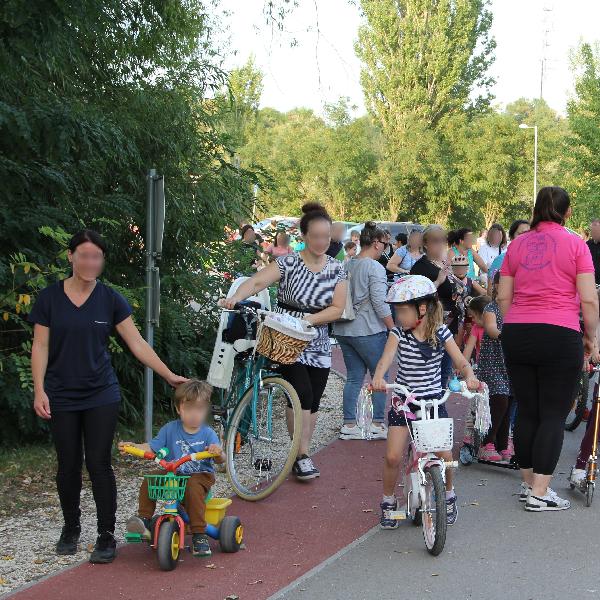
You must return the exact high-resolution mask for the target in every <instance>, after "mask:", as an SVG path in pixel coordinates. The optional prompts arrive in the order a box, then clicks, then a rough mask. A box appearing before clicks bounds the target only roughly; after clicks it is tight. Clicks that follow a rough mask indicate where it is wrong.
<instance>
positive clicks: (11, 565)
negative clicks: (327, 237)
mask: <svg viewBox="0 0 600 600" xmlns="http://www.w3.org/2000/svg"><path fill="white" fill-rule="evenodd" d="M343 386H344V381H343V379H342V378H340V377H339V376H338V375H336V374H334V373H332V374H331V375H330V377H329V381H328V383H327V387H326V389H325V394H324V397H323V400H322V402H321V411H320V413H319V415H320V416H319V420H318V421H317V427H316V430H315V435H314V438H313V443H314V450H313V451H315V452H316V451H317V450H319V449H320V448H322V447H323V446H325V445H327V444H328V443H330V442H331V441H332V440H333V439H334V438H336V437H337V433H338V431H339V428H340V426H341V422H342V390H343ZM140 472H142V471H141V470H140V467H139V464H138V465H134V467H132V468H131V472H128V470H127V469H119V471H118V477H117V484H118V507H119V508H118V510H117V539H118V540H119V541H123V532H124V525H125V521H126V520H127V519H128V518H129V517H130V516H131V514H132V507H135V506H137V497H138V488H139V483H140V476H139V473H140ZM44 494H45V495H46V496H47V503H46V506H47V507H46V508H38V509H36V510H32V511H30V512H27V513H24V514H22V515H19V516H18V517H16V518H15V517H12V518H11V517H8V518H2V519H0V548H1V549H0V592H1V593H2V594H4V593H7V592H9V591H11V590H14V589H16V588H18V587H20V586H22V585H24V584H26V583H28V582H30V581H33V580H35V579H38V578H40V577H43V576H44V575H48V574H51V573H54V572H56V571H59V570H61V569H63V568H65V567H66V566H68V565H72V564H76V563H78V562H80V561H83V560H87V559H88V556H89V552H91V550H92V547H93V544H94V542H95V539H96V522H95V521H96V511H95V506H94V499H93V497H92V491H91V487H90V484H89V480H87V478H84V486H83V491H82V494H81V509H82V519H81V525H82V532H81V539H80V546H79V551H78V552H77V554H75V555H74V556H57V555H56V554H55V552H54V547H55V544H56V540H57V539H58V537H59V535H60V530H61V527H62V515H61V511H60V505H59V501H58V495H57V493H56V490H55V489H51V490H48V491H47V492H44ZM231 494H232V490H231V488H230V485H229V481H228V480H227V476H226V475H225V474H224V473H217V482H216V484H215V486H214V487H213V495H214V496H230V495H231Z"/></svg>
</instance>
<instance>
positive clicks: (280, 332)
mask: <svg viewBox="0 0 600 600" xmlns="http://www.w3.org/2000/svg"><path fill="white" fill-rule="evenodd" d="M299 322H300V323H301V324H302V330H297V329H294V328H293V327H288V326H287V325H286V324H285V323H281V322H280V321H278V320H277V319H276V318H273V317H271V316H269V315H267V316H266V317H265V319H264V321H263V322H262V323H261V325H260V327H259V330H258V333H257V336H256V337H257V341H256V351H257V352H258V353H259V354H262V355H263V356H266V357H267V358H268V359H269V360H272V361H273V362H277V363H281V364H282V365H291V364H293V363H295V362H296V361H297V360H298V358H299V357H300V355H301V354H302V351H303V350H304V349H305V348H306V346H308V344H309V343H310V341H311V340H312V339H314V338H315V336H316V335H317V332H316V331H315V330H314V329H313V328H311V327H309V325H308V324H307V323H306V321H302V320H300V319H299Z"/></svg>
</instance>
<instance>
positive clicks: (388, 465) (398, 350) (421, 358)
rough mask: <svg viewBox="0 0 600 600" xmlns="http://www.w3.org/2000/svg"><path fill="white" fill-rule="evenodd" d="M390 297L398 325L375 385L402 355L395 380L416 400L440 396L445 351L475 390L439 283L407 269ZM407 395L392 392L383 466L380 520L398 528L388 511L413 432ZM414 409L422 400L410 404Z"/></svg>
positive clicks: (450, 498)
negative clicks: (404, 408)
mask: <svg viewBox="0 0 600 600" xmlns="http://www.w3.org/2000/svg"><path fill="white" fill-rule="evenodd" d="M387 302H389V303H390V304H392V306H394V309H395V319H396V323H398V324H399V327H395V328H394V329H392V330H391V331H390V335H389V337H388V341H387V344H386V346H385V350H384V352H383V356H382V357H381V360H380V361H379V364H378V365H377V368H376V370H375V374H374V377H373V389H375V390H385V386H386V382H385V379H384V375H385V373H387V371H388V369H389V368H390V366H391V364H392V362H393V361H394V357H395V356H396V354H397V355H398V375H397V377H396V383H400V384H402V385H404V386H405V387H407V388H408V389H410V390H411V391H412V392H413V393H414V394H415V396H416V398H417V399H418V400H424V399H434V398H438V399H439V398H441V397H442V395H443V390H442V384H441V366H442V357H443V356H444V353H445V352H447V353H448V354H449V355H450V358H451V359H452V361H453V362H454V365H455V367H456V368H457V370H459V371H460V372H461V374H462V375H463V376H464V378H465V380H466V382H467V386H468V387H469V389H472V390H476V389H478V387H479V382H478V381H477V379H476V378H475V375H474V374H473V370H472V369H471V366H470V365H469V363H468V362H467V361H466V360H465V358H464V357H463V355H462V354H461V353H460V350H459V349H458V346H457V345H456V342H455V341H454V339H453V336H452V334H451V333H450V331H449V329H448V328H447V327H446V326H445V325H444V324H443V319H444V315H443V309H442V305H441V304H440V302H439V300H438V298H437V288H436V286H435V284H434V283H433V282H432V281H431V280H429V279H428V278H427V277H423V276H421V275H408V276H406V277H403V278H402V279H400V280H399V281H398V282H396V283H395V284H394V285H393V286H392V287H391V288H390V290H389V292H388V296H387ZM405 400H406V399H405V398H397V397H394V398H393V399H392V407H391V408H390V411H389V413H388V425H389V429H388V438H387V447H386V456H385V462H384V466H383V500H382V502H381V521H380V525H381V527H382V528H383V529H395V528H396V527H397V526H398V521H396V520H394V519H391V518H390V517H389V512H391V511H395V510H397V507H398V501H397V499H396V495H395V490H396V483H397V480H398V472H399V469H400V463H401V462H402V459H403V457H404V455H405V453H406V449H407V447H408V441H409V434H408V429H407V422H406V418H405V415H404V412H403V411H402V410H400V407H401V406H402V405H403V404H404V402H405ZM409 407H411V410H412V411H413V412H414V411H416V410H419V407H418V406H415V405H412V404H409ZM438 414H439V416H440V417H447V416H448V413H447V410H446V406H445V404H443V405H441V406H440V407H439V412H438ZM439 456H440V457H441V458H443V459H444V460H446V461H451V460H452V452H451V451H447V452H440V453H439ZM452 481H453V476H452V469H449V470H448V471H447V476H446V510H447V522H448V524H449V525H453V524H454V523H455V522H456V518H457V515H458V509H457V506H456V493H455V492H454V487H453V485H452Z"/></svg>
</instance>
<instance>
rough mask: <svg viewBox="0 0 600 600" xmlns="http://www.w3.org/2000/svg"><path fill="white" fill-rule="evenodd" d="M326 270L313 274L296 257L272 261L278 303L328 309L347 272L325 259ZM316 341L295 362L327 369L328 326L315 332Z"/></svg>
mask: <svg viewBox="0 0 600 600" xmlns="http://www.w3.org/2000/svg"><path fill="white" fill-rule="evenodd" d="M326 258H327V262H326V263H325V266H324V267H323V268H322V269H321V271H319V272H318V273H313V272H312V271H311V270H310V269H309V268H308V267H307V266H306V265H305V264H304V261H303V260H302V257H301V256H300V254H298V253H294V254H289V255H287V256H281V257H279V258H277V259H276V260H275V262H276V263H277V266H278V267H279V273H280V275H281V279H280V280H279V289H278V291H277V301H278V303H279V302H281V303H284V304H287V305H291V306H297V307H299V308H304V309H309V310H310V311H317V310H323V309H324V308H327V307H328V306H331V303H332V302H333V292H334V291H335V286H336V285H337V284H338V283H339V282H340V281H343V280H345V279H346V271H345V270H344V266H343V265H342V263H341V262H340V261H339V260H336V259H335V258H331V257H330V256H327V255H326ZM275 311H276V312H281V313H283V312H285V313H289V314H291V315H293V316H294V317H300V318H302V317H304V316H305V314H304V313H303V312H302V311H291V310H284V309H283V308H280V307H277V308H276V309H275ZM316 329H317V337H316V338H315V339H314V340H313V341H312V342H311V343H310V344H309V345H308V346H307V347H306V349H305V350H304V352H303V353H302V354H301V355H300V358H299V359H298V362H300V363H302V364H304V365H308V366H311V367H320V368H324V369H328V368H330V367H331V344H330V343H329V331H328V327H327V325H320V326H318V327H317V328H316Z"/></svg>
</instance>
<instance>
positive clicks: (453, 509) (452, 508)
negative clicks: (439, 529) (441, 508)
mask: <svg viewBox="0 0 600 600" xmlns="http://www.w3.org/2000/svg"><path fill="white" fill-rule="evenodd" d="M457 518H458V507H457V505H456V495H454V497H453V498H450V499H449V500H448V499H446V523H448V525H454V523H456V519H457Z"/></svg>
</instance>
